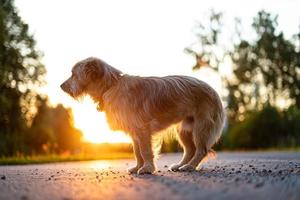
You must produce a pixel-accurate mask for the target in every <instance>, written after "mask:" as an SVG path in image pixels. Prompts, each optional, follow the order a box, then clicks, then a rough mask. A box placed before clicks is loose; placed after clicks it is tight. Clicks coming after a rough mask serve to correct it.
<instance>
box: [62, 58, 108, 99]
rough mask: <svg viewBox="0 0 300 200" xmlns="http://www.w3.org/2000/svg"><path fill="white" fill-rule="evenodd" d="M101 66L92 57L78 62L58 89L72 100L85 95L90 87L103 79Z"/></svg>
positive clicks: (102, 67) (101, 63) (98, 61)
mask: <svg viewBox="0 0 300 200" xmlns="http://www.w3.org/2000/svg"><path fill="white" fill-rule="evenodd" d="M103 65H104V64H103V62H102V61H101V60H100V59H97V58H93V57H91V58H87V59H85V60H82V61H79V62H78V63H76V64H75V66H74V67H73V69H72V75H71V77H70V78H69V79H67V80H66V81H65V82H64V83H63V84H61V86H60V87H61V88H62V90H63V91H64V92H66V93H68V94H69V95H70V96H72V97H73V98H78V97H79V96H82V95H84V94H86V93H87V92H88V88H89V87H90V85H91V84H94V83H95V82H97V81H99V80H101V78H102V77H103V74H104V66H103Z"/></svg>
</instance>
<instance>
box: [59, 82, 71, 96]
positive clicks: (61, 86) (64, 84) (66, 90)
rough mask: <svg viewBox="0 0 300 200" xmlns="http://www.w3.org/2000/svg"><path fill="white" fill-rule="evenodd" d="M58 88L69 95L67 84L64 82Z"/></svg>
mask: <svg viewBox="0 0 300 200" xmlns="http://www.w3.org/2000/svg"><path fill="white" fill-rule="evenodd" d="M60 88H61V89H62V90H63V91H64V92H66V93H70V91H69V87H68V84H67V82H64V83H63V84H61V85H60Z"/></svg>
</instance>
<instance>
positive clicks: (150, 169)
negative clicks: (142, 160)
mask: <svg viewBox="0 0 300 200" xmlns="http://www.w3.org/2000/svg"><path fill="white" fill-rule="evenodd" d="M154 171H155V167H154V166H152V165H144V166H143V167H141V168H140V169H139V170H138V171H137V173H138V174H152V173H153V172H154Z"/></svg>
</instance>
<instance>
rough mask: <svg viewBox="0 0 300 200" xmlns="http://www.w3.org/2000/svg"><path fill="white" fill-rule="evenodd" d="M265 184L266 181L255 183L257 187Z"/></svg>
mask: <svg viewBox="0 0 300 200" xmlns="http://www.w3.org/2000/svg"><path fill="white" fill-rule="evenodd" d="M264 184H265V183H264V182H259V183H257V184H255V187H256V188H260V187H262V186H264Z"/></svg>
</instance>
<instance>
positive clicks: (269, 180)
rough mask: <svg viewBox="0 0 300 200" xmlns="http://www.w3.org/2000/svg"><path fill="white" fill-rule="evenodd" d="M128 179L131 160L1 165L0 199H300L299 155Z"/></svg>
mask: <svg viewBox="0 0 300 200" xmlns="http://www.w3.org/2000/svg"><path fill="white" fill-rule="evenodd" d="M180 156H181V155H180V154H165V155H162V156H161V158H160V159H159V160H158V170H159V171H158V172H157V173H156V174H155V175H128V174H127V173H126V170H125V169H126V168H127V167H129V166H131V165H133V164H134V161H133V160H115V161H88V162H69V163H54V164H41V165H24V166H0V199H1V200H2V199H3V200H10V199H22V200H25V199H49V200H50V199H51V200H53V199H61V200H71V199H105V200H109V199H130V200H133V199H143V200H144V199H151V200H154V199H166V200H169V199H205V200H209V199H230V200H232V199H243V200H247V199H249V200H250V199H251V200H253V199H255V200H259V199H264V200H265V199H272V200H276V199H282V200H288V199H291V200H292V199H295V200H296V199H300V153H282V152H280V153H278V152H277V153H276V152H272V153H265V152H264V153H258V152H257V153H218V156H217V158H216V159H214V160H210V161H208V162H207V163H205V164H203V166H202V169H201V170H200V171H197V172H193V173H190V172H171V171H168V167H169V166H170V164H171V163H174V162H177V161H178V160H179V159H180Z"/></svg>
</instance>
